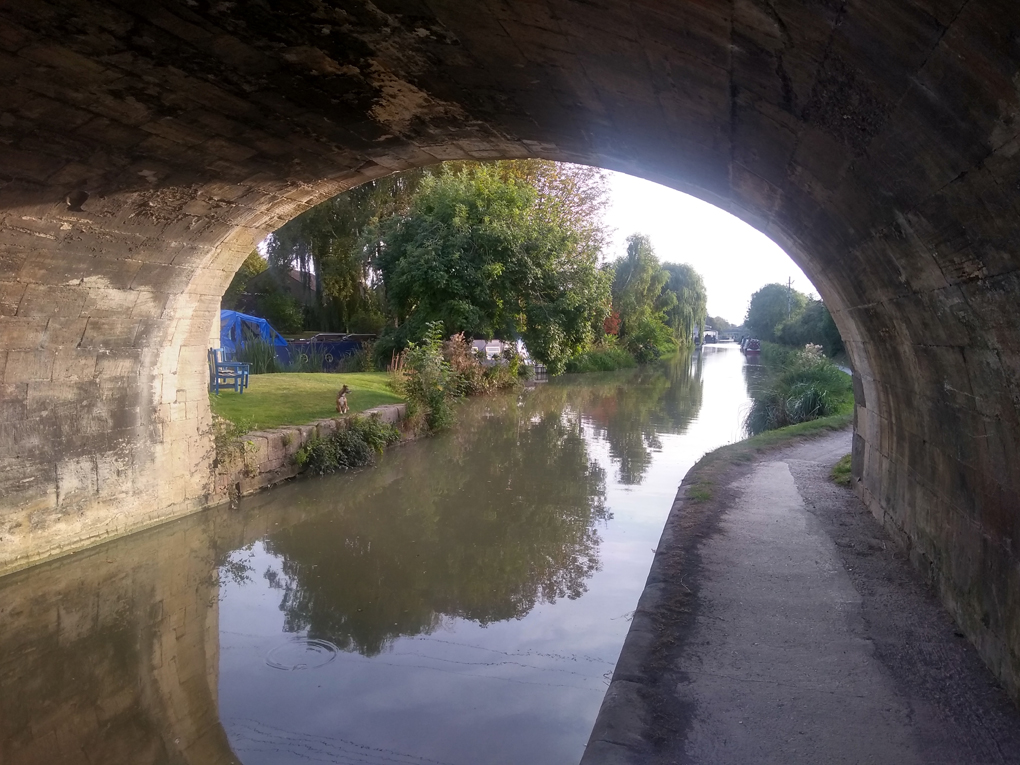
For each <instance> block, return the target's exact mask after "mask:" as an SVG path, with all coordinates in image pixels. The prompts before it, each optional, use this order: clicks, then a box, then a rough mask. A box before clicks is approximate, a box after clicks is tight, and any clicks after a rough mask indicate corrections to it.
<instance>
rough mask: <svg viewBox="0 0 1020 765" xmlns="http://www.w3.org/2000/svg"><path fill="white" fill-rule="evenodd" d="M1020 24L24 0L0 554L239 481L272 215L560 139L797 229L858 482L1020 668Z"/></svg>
mask: <svg viewBox="0 0 1020 765" xmlns="http://www.w3.org/2000/svg"><path fill="white" fill-rule="evenodd" d="M1017 30H1020V6H1017V4H1016V3H1014V2H1007V1H1006V0H969V1H967V0H903V2H898V3H885V4H875V3H866V2H862V1H861V0H826V1H825V2H818V3H814V4H804V3H802V2H800V1H799V0H774V1H773V2H768V1H767V0H678V1H677V2H669V3H667V2H657V1H656V0H601V2H597V3H578V2H575V0H543V1H541V2H525V0H499V1H497V0H483V2H477V3H465V2H462V0H432V1H431V2H429V3H427V4H426V3H421V2H418V1H417V0H381V1H380V0H377V2H375V3H368V2H362V0H353V1H352V2H350V3H346V4H345V5H344V7H343V8H339V7H336V6H335V5H334V4H329V3H325V2H321V0H297V2H294V3H290V4H287V5H286V6H283V5H276V4H273V3H258V4H229V3H211V2H206V0H194V2H192V1H190V0H189V1H188V2H185V1H184V0H181V2H176V1H175V0H163V2H158V3H137V4H129V3H125V2H121V1H120V0H94V1H93V2H84V1H79V0H51V1H50V2H33V3H17V4H11V5H8V6H6V7H5V8H4V9H3V10H2V11H0V104H2V105H0V141H2V143H3V147H2V151H0V216H2V218H0V364H2V365H3V366H2V368H3V373H2V374H3V378H2V383H0V496H2V498H3V499H2V504H0V568H10V567H15V566H21V565H25V564H26V563H27V562H30V561H32V560H36V559H40V558H42V557H46V556H48V555H52V554H54V553H56V552H59V551H60V550H64V549H69V548H74V547H79V546H81V545H83V544H88V543H89V542H90V541H91V540H95V539H99V538H102V537H105V536H108V535H111V534H117V533H123V532H124V531H126V530H129V529H133V528H138V527H140V526H143V525H145V524H150V523H155V522H158V521H160V520H162V519H166V518H170V517H174V516H176V515H180V514H182V513H186V512H189V511H191V510H193V509H196V508H198V507H201V506H203V505H204V504H207V503H208V502H209V501H211V500H210V498H211V497H214V496H215V495H216V490H215V482H214V477H213V474H212V470H211V451H212V450H211V442H210V438H209V436H208V425H209V414H208V405H207V402H206V399H205V393H204V386H205V374H206V372H205V347H206V345H207V342H208V338H209V336H210V331H211V327H210V324H211V323H212V322H213V321H214V320H215V316H216V311H217V308H218V303H217V301H218V298H219V296H220V295H221V294H222V291H223V289H224V287H225V286H226V284H227V282H228V281H229V279H230V276H231V274H232V273H233V272H234V270H235V268H236V267H237V266H238V265H239V264H240V262H241V261H242V259H243V257H244V256H245V254H246V253H247V252H249V251H250V249H251V247H252V246H253V244H254V242H256V241H258V240H259V239H260V238H261V237H262V236H263V235H264V234H265V233H266V232H268V231H271V230H273V229H274V228H276V227H277V226H278V225H279V224H281V223H282V222H284V221H285V220H287V219H289V218H291V217H293V216H294V215H296V214H298V213H299V212H301V211H302V210H304V209H307V207H308V206H309V205H311V204H314V203H315V202H317V201H319V200H321V199H324V198H326V197H328V196H330V195H331V194H334V193H336V192H338V191H341V190H343V189H345V188H349V187H350V186H352V185H354V184H357V183H359V182H361V181H364V180H366V179H369V178H373V177H378V176H380V175H383V174H386V173H389V172H392V171H395V170H400V169H404V168H408V167H412V166H417V165H423V164H429V163H433V162H437V161H441V160H445V159H457V158H466V157H471V158H476V159H487V158H497V157H519V156H539V157H549V158H553V159H561V160H573V161H579V162H588V163H592V164H598V165H601V166H604V167H609V168H612V169H618V170H623V171H626V172H631V173H634V174H636V175H641V176H643V177H646V178H649V179H651V180H655V181H659V182H661V183H664V184H667V185H669V186H672V187H674V188H678V189H681V190H683V191H688V192H690V193H693V194H695V195H697V196H699V197H701V198H703V199H706V200H708V201H710V202H713V203H715V204H717V205H719V206H720V207H722V208H724V209H726V210H729V211H730V212H732V213H734V214H735V215H737V216H739V217H741V218H742V219H744V220H745V221H747V222H749V223H751V224H752V225H754V226H756V227H757V228H759V229H760V230H762V231H764V232H765V233H767V234H768V235H770V236H771V237H772V238H773V239H775V240H776V241H777V242H778V243H780V244H781V245H782V246H783V247H784V248H786V250H787V251H788V252H789V253H790V255H791V256H792V257H793V258H794V259H795V260H796V261H797V263H798V264H799V265H800V266H801V267H802V268H803V269H804V270H805V272H806V273H807V274H808V275H809V276H810V277H811V278H812V279H813V280H814V282H815V285H816V287H817V288H818V290H819V292H820V293H821V295H822V297H823V298H824V299H825V300H826V302H827V304H828V305H829V306H830V307H831V308H832V309H833V311H834V316H835V318H836V321H837V324H838V325H839V327H840V330H841V331H842V333H843V335H844V337H845V338H846V339H847V340H848V347H849V351H850V355H851V357H852V360H853V363H854V368H855V370H856V372H857V374H856V376H855V382H856V388H857V394H858V397H857V402H858V410H857V439H856V445H855V457H856V458H855V462H854V464H855V472H856V474H857V476H858V477H859V479H860V480H859V482H858V490H859V491H860V492H861V494H862V496H864V497H865V499H866V500H867V501H868V502H869V503H870V505H871V506H872V508H873V509H874V510H875V512H876V514H878V515H879V516H881V517H882V518H883V519H884V520H885V522H886V524H887V525H888V526H889V527H890V528H893V529H895V530H898V533H900V535H901V538H902V539H903V541H904V544H906V545H908V546H909V548H910V549H911V553H912V555H913V557H914V558H915V560H916V561H917V562H918V564H919V565H922V566H923V567H925V568H926V569H927V570H928V571H929V572H930V575H931V577H932V580H933V582H935V583H936V585H937V587H938V588H939V589H940V591H941V592H942V593H943V596H944V598H945V600H946V602H947V603H948V604H949V605H950V607H951V608H952V609H953V611H954V613H955V614H956V616H957V617H958V619H959V620H960V623H961V624H962V625H963V626H964V628H965V629H966V631H967V633H968V635H970V636H971V638H972V639H973V640H974V641H975V642H976V643H977V644H978V646H979V647H980V649H981V650H982V653H983V655H984V656H985V657H986V658H987V660H988V661H989V662H990V663H991V664H992V665H993V666H994V668H995V669H996V671H997V672H998V673H999V675H1000V677H1003V678H1004V679H1007V681H1008V682H1012V683H1014V687H1017V685H1016V684H1017V682H1018V681H1017V678H1020V557H1018V556H1020V553H1018V549H1017V545H1018V540H1020V459H1018V457H1020V415H1018V407H1020V387H1018V385H1017V382H1016V380H1017V378H1018V372H1020V321H1018V314H1017V311H1016V309H1015V307H1016V305H1017V303H1018V300H1020V278H1018V271H1017V262H1018V257H1017V255H1016V252H1017V251H1018V248H1020V224H1018V221H1020V218H1018V215H1017V213H1018V212H1020V206H1018V188H1020V185H1018V184H1020V143H1018V140H1017V137H1018V134H1020V125H1018V123H1017V116H1018V115H1020V92H1018V91H1020V80H1018V75H1017V72H1018V64H1020V45H1018V32H1017ZM1009 678H1012V680H1009Z"/></svg>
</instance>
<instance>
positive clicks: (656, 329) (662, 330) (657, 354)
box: [623, 317, 677, 364]
mask: <svg viewBox="0 0 1020 765" xmlns="http://www.w3.org/2000/svg"><path fill="white" fill-rule="evenodd" d="M623 342H624V347H625V348H626V349H627V350H628V351H629V352H630V354H631V356H633V357H634V360H635V361H637V363H638V364H648V363H649V362H652V361H656V360H657V359H660V358H662V357H663V356H666V355H669V354H670V353H672V352H673V351H675V350H676V349H677V345H676V341H675V340H674V339H673V332H672V331H671V330H670V328H669V327H667V326H666V325H665V324H663V323H662V322H661V321H659V320H658V319H656V318H653V317H648V318H644V319H642V320H641V321H640V322H638V325H637V326H636V327H635V328H634V329H633V331H630V330H628V332H627V336H626V337H625V338H624V339H623Z"/></svg>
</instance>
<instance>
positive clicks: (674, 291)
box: [663, 263, 708, 344]
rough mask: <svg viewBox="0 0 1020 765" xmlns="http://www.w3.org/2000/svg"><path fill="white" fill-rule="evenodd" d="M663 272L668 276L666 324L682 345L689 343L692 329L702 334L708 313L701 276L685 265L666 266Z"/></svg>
mask: <svg viewBox="0 0 1020 765" xmlns="http://www.w3.org/2000/svg"><path fill="white" fill-rule="evenodd" d="M663 270H665V272H666V273H667V274H668V275H669V279H668V280H667V282H666V286H665V291H666V292H667V293H668V295H669V297H668V298H667V300H668V303H669V307H668V308H667V309H666V324H668V325H669V327H670V329H672V330H673V334H674V336H675V337H676V339H677V341H678V342H680V343H681V344H684V343H687V342H689V341H690V339H691V337H692V336H693V335H694V331H695V329H697V331H698V333H699V334H700V333H702V332H704V331H705V315H706V312H707V310H708V292H707V291H706V290H705V281H704V279H702V278H701V274H699V273H698V272H697V271H695V270H694V269H693V268H692V267H691V266H689V265H687V264H686V263H666V264H665V265H664V266H663Z"/></svg>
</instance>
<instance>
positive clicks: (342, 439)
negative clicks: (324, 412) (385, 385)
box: [294, 417, 400, 475]
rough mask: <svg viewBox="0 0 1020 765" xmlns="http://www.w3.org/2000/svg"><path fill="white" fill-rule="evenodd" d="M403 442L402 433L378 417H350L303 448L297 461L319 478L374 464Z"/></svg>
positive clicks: (299, 451)
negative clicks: (392, 447) (400, 441)
mask: <svg viewBox="0 0 1020 765" xmlns="http://www.w3.org/2000/svg"><path fill="white" fill-rule="evenodd" d="M399 440H400V431H399V430H397V428H395V427H394V426H392V425H390V424H388V423H385V422H383V421H382V420H380V419H379V418H378V417H351V418H349V419H348V420H346V421H345V422H344V423H343V425H342V426H341V427H340V428H338V429H337V431H336V432H335V433H332V434H331V435H329V436H326V437H325V438H315V439H313V440H311V441H309V442H308V443H307V444H305V445H304V446H303V447H301V449H300V450H298V453H297V454H296V455H294V459H295V461H296V462H297V464H298V465H301V466H302V467H303V468H304V469H305V470H307V471H309V472H311V473H315V474H317V475H324V474H326V473H336V472H339V471H341V470H353V469H355V468H359V467H366V466H368V465H373V464H375V459H376V455H377V454H382V452H383V450H384V449H385V448H386V447H387V446H388V445H390V444H393V443H396V442H397V441H399Z"/></svg>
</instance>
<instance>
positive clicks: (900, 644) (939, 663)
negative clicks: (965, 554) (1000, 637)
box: [582, 432, 1020, 765]
mask: <svg viewBox="0 0 1020 765" xmlns="http://www.w3.org/2000/svg"><path fill="white" fill-rule="evenodd" d="M850 438H851V436H850V433H849V432H844V433H836V434H832V435H829V436H825V437H822V438H819V439H814V440H811V441H808V442H805V443H801V444H798V445H795V446H791V447H787V448H785V449H783V450H780V451H777V452H775V453H773V454H770V455H768V456H766V457H764V458H762V459H759V460H757V461H756V462H754V463H752V464H747V465H734V466H731V467H729V468H728V469H726V470H725V471H723V473H722V476H721V479H720V480H718V481H717V484H716V488H717V490H716V491H714V492H712V493H713V498H712V499H711V500H710V501H708V502H691V501H689V500H688V501H686V502H685V501H684V500H683V499H682V497H681V499H680V500H679V501H678V503H677V505H675V506H674V510H673V513H672V515H671V520H670V524H668V525H667V531H666V533H665V534H664V540H663V544H662V545H660V550H659V554H658V555H657V559H659V565H657V566H656V567H653V572H652V574H651V575H650V577H649V587H650V589H651V590H653V592H652V593H646V596H648V597H643V598H642V603H641V605H640V606H639V613H638V614H637V615H636V616H635V627H634V629H633V630H632V635H631V636H629V637H628V641H627V645H626V646H625V648H624V651H623V655H622V656H621V660H620V668H619V669H618V670H617V674H616V675H615V676H614V681H613V686H612V687H611V689H610V692H609V693H608V694H607V699H606V702H605V704H604V705H603V709H602V711H601V712H600V715H599V720H598V722H597V723H596V726H595V730H594V732H593V734H592V739H591V741H590V742H589V747H588V751H587V753H586V755H585V758H584V760H583V761H582V762H584V763H585V765H592V764H594V763H625V762H626V763H629V762H635V763H636V762H642V763H648V762H659V763H697V764H701V763H705V764H708V763H712V764H713V765H725V764H727V763H734V764H736V763H898V764H899V763H946V764H947V765H948V764H949V763H960V764H963V763H975V764H976V763H982V764H985V763H1020V710H1018V709H1017V708H1016V707H1015V706H1014V705H1013V704H1012V703H1011V702H1010V700H1009V698H1008V697H1007V696H1006V694H1005V692H1004V691H1003V690H1002V689H1001V688H1000V687H999V686H998V684H997V683H996V682H995V680H994V678H993V677H992V676H991V674H990V673H989V672H988V670H987V669H986V668H985V667H984V665H983V664H982V663H981V661H980V659H979V658H978V656H977V652H976V651H975V650H974V649H973V647H972V646H971V645H970V644H969V643H968V642H967V641H966V640H965V639H963V636H962V633H960V632H959V631H958V627H956V625H955V624H954V623H953V621H952V620H951V619H950V617H949V615H948V614H947V613H946V612H945V610H944V608H943V607H942V606H941V605H940V604H939V603H938V601H937V599H936V597H935V595H934V594H933V593H932V592H931V590H930V589H929V588H928V586H927V585H926V584H925V583H924V582H923V581H922V580H921V578H920V576H919V575H918V574H917V572H916V571H915V570H914V569H913V568H912V567H910V565H909V563H908V561H907V559H906V556H905V554H904V551H902V550H900V549H899V548H898V547H897V546H896V545H895V544H894V543H893V542H892V540H891V539H890V538H889V537H888V536H887V534H886V533H885V531H884V530H883V529H882V528H881V526H880V525H879V524H878V522H877V521H876V520H875V519H874V517H873V516H872V515H871V514H870V513H869V512H868V511H867V510H866V508H865V507H864V506H863V505H862V503H861V502H860V500H859V499H857V497H856V496H854V494H853V493H852V491H851V490H850V489H844V488H841V487H838V486H836V485H835V484H833V483H832V482H831V481H830V480H829V471H830V469H831V467H832V465H833V464H835V462H836V461H837V460H838V459H839V458H840V457H842V456H843V455H844V454H846V453H847V452H848V451H849V450H850V444H851V441H850ZM693 472H694V473H695V474H696V473H697V472H698V468H695V471H693ZM699 480H703V479H701V478H699V477H698V476H697V475H692V476H688V478H687V479H685V484H687V485H690V484H692V483H696V482H697V481H699ZM702 485H707V484H702ZM683 493H684V489H683V488H681V495H683ZM681 516H685V517H684V518H683V520H684V523H682V524H681V523H679V521H680V520H681ZM664 548H669V549H664ZM671 553H672V557H671Z"/></svg>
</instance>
